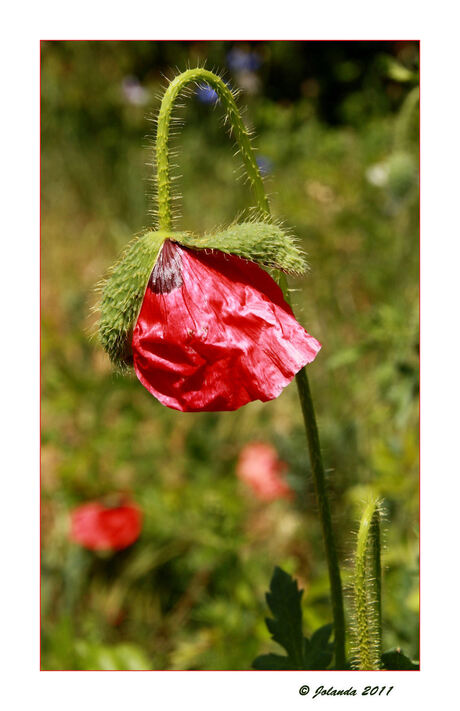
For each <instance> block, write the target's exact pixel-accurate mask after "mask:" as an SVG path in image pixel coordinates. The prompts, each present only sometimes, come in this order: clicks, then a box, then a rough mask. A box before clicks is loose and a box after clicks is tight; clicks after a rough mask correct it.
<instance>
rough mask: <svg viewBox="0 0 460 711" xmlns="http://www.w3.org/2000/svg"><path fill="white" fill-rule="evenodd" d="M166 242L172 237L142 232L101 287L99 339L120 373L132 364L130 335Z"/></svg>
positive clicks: (167, 234) (164, 233)
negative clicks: (153, 270)
mask: <svg viewBox="0 0 460 711" xmlns="http://www.w3.org/2000/svg"><path fill="white" fill-rule="evenodd" d="M176 236H178V235H174V238H176ZM168 238H173V234H172V233H167V232H146V233H145V234H143V235H141V236H139V237H136V238H135V239H134V240H132V241H131V242H130V244H129V245H128V246H127V248H126V249H125V251H124V252H123V254H122V255H121V257H120V259H119V260H118V262H117V263H116V264H115V265H114V266H113V267H112V268H111V269H110V271H109V276H108V278H107V279H106V280H105V281H104V282H103V283H102V298H101V301H100V305H99V310H100V319H99V339H100V341H101V344H102V346H103V348H104V350H105V351H106V353H107V354H108V355H109V357H110V360H111V361H112V363H113V364H114V365H116V366H117V367H118V368H120V369H121V370H125V369H126V368H127V367H129V366H130V365H131V364H132V351H131V337H132V331H133V328H134V325H135V322H136V319H137V317H138V315H139V311H140V308H141V305H142V300H143V298H144V294H145V290H146V288H147V283H148V280H149V277H150V274H151V272H152V269H153V267H154V265H155V262H156V259H157V257H158V253H159V251H160V248H161V245H162V244H163V242H164V241H165V239H168Z"/></svg>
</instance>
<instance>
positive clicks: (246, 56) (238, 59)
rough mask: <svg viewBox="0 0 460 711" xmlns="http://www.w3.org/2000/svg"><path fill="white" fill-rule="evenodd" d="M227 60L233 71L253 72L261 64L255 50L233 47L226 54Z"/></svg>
mask: <svg viewBox="0 0 460 711" xmlns="http://www.w3.org/2000/svg"><path fill="white" fill-rule="evenodd" d="M227 62H228V66H229V67H230V69H231V70H232V71H234V72H255V71H257V69H259V67H260V65H261V60H260V57H259V55H258V54H256V53H255V52H248V51H247V50H245V49H241V48H239V47H234V48H233V49H231V50H230V52H229V53H228V54H227Z"/></svg>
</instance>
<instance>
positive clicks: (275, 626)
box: [265, 567, 304, 669]
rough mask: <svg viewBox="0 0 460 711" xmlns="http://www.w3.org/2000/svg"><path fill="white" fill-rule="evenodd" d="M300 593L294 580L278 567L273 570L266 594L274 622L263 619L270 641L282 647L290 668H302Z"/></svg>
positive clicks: (302, 644) (269, 619)
mask: <svg viewBox="0 0 460 711" xmlns="http://www.w3.org/2000/svg"><path fill="white" fill-rule="evenodd" d="M302 593H303V591H302V590H299V588H298V586H297V581H295V580H293V579H292V578H291V576H290V575H288V574H287V573H285V572H284V570H281V568H278V567H276V568H275V570H274V572H273V576H272V579H271V583H270V592H269V593H267V595H266V599H267V604H268V606H269V608H270V610H271V611H272V613H273V615H274V619H271V618H267V619H266V620H265V622H266V624H267V627H268V630H269V632H270V633H271V635H272V639H273V640H274V641H275V642H278V644H280V645H281V646H282V647H284V649H285V650H286V652H287V653H288V656H289V657H290V658H291V660H292V663H293V665H294V666H293V667H292V668H293V669H302V664H303V646H304V643H303V635H302V609H301V607H300V600H301V598H302Z"/></svg>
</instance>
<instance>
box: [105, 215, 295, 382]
mask: <svg viewBox="0 0 460 711" xmlns="http://www.w3.org/2000/svg"><path fill="white" fill-rule="evenodd" d="M166 239H171V240H173V241H174V242H177V243H179V244H181V245H182V246H184V247H189V248H192V249H216V250H219V251H221V252H225V253H226V254H235V255H236V256H238V257H242V258H243V259H248V260H250V261H252V262H256V263H258V264H260V265H261V266H263V267H268V268H276V269H281V270H283V271H285V272H291V273H297V274H300V273H302V272H304V271H305V269H306V266H307V265H306V262H305V259H304V257H303V256H302V254H301V252H300V251H299V250H298V248H297V247H296V245H295V242H294V240H293V238H292V237H291V236H289V235H288V234H286V233H285V232H283V231H282V230H281V229H280V228H279V227H278V226H277V225H273V224H270V223H268V222H245V223H242V224H235V225H232V226H231V227H229V228H228V229H226V230H223V231H221V232H216V233H215V234H207V235H203V236H200V235H194V234H192V233H189V232H167V231H159V232H146V233H145V234H143V235H141V236H139V237H136V238H135V239H134V240H132V242H131V243H130V244H129V245H128V247H127V248H126V250H125V251H124V253H123V254H122V256H121V257H120V259H119V260H118V262H117V263H116V264H115V266H114V267H112V269H111V270H110V272H109V276H108V278H107V279H106V280H105V281H104V282H103V283H102V298H101V302H100V306H99V309H100V319H99V339H100V341H101V344H102V346H103V348H104V350H105V351H106V352H107V354H108V355H109V357H110V360H111V361H112V363H113V364H114V365H116V366H117V367H118V368H119V369H120V370H125V369H126V368H128V367H129V366H131V365H132V350H131V338H132V332H133V328H134V325H135V323H136V320H137V317H138V315H139V311H140V308H141V306H142V300H143V298H144V294H145V290H146V288H147V283H148V280H149V277H150V274H151V272H152V269H153V267H154V265H155V262H156V260H157V257H158V254H159V251H160V249H161V246H162V244H163V242H164V241H165V240H166Z"/></svg>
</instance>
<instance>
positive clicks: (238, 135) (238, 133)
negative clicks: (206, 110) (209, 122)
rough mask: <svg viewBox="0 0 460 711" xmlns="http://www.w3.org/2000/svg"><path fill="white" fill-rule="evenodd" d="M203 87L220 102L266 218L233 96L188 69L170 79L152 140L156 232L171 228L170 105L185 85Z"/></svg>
mask: <svg viewBox="0 0 460 711" xmlns="http://www.w3.org/2000/svg"><path fill="white" fill-rule="evenodd" d="M203 83H206V84H209V86H210V87H211V88H212V89H214V91H215V92H216V94H217V96H218V97H219V99H220V100H221V102H222V104H223V106H224V109H225V111H226V117H227V121H228V123H229V128H230V131H231V133H232V135H233V138H234V139H235V142H236V143H237V145H238V148H239V150H240V153H241V157H242V159H243V163H244V166H245V168H246V173H247V176H248V179H249V182H250V184H251V187H252V189H253V191H254V195H255V198H256V201H257V205H258V207H259V209H260V210H261V211H262V213H265V214H266V215H268V214H270V208H269V206H268V199H267V195H266V194H265V188H264V184H263V182H262V178H261V177H260V173H259V169H258V167H257V163H256V159H255V156H254V151H253V150H252V146H251V140H250V137H249V134H248V131H247V129H246V127H245V125H244V123H243V120H242V118H241V115H240V112H239V111H238V107H237V105H236V102H235V99H234V98H233V94H232V92H231V91H230V89H229V88H228V86H227V85H226V84H225V82H224V81H222V79H221V78H220V77H218V76H217V75H216V74H213V73H212V72H209V71H208V70H207V69H203V68H200V67H197V68H196V69H188V70H187V71H186V72H183V73H182V74H179V75H178V76H177V77H176V78H175V79H173V81H172V82H171V83H170V85H169V86H168V88H167V90H166V92H165V94H164V96H163V100H162V102H161V107H160V113H159V116H158V130H157V139H156V161H157V183H158V185H157V187H158V227H159V229H160V230H170V229H171V227H172V211H171V174H170V161H169V130H170V125H171V116H172V111H173V108H174V102H175V101H176V99H177V97H178V96H179V94H180V92H181V91H182V89H184V87H185V86H186V85H187V84H203Z"/></svg>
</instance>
